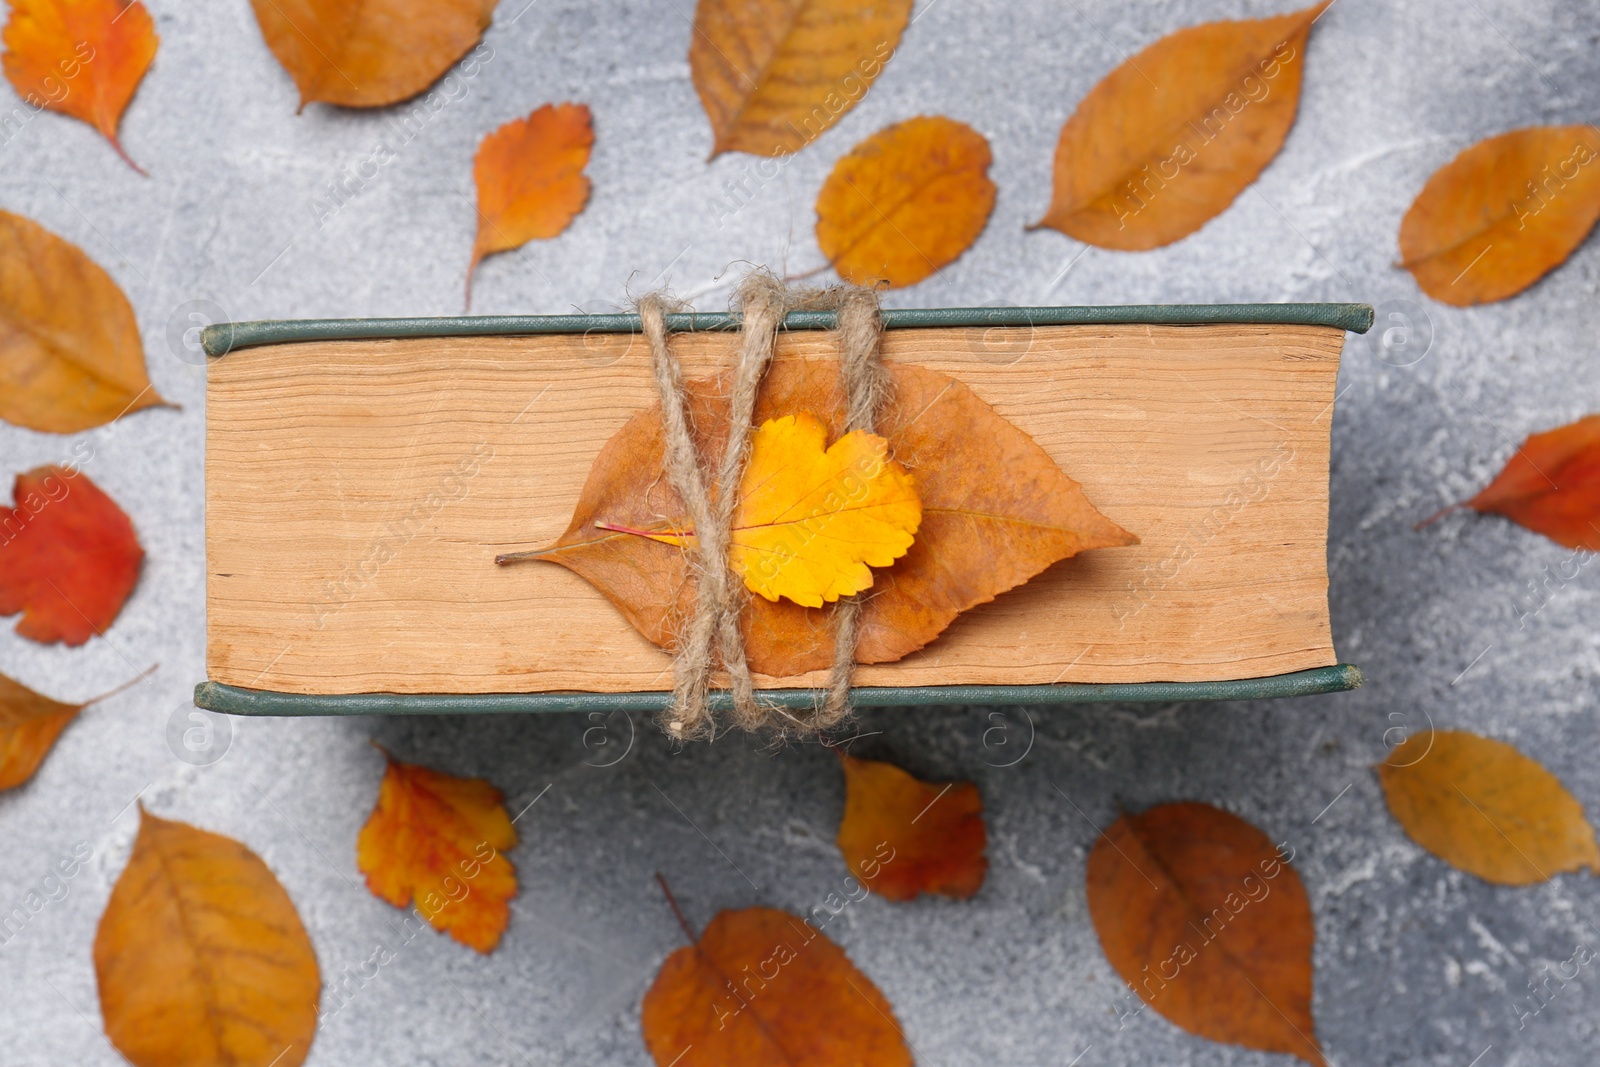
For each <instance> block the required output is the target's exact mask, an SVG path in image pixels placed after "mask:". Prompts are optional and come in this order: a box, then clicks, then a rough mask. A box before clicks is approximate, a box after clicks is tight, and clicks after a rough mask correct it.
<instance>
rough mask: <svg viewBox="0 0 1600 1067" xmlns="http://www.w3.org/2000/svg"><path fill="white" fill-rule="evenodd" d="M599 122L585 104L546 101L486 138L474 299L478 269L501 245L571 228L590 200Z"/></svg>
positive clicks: (476, 175) (471, 267)
mask: <svg viewBox="0 0 1600 1067" xmlns="http://www.w3.org/2000/svg"><path fill="white" fill-rule="evenodd" d="M593 144H594V129H593V127H592V126H591V124H590V119H589V108H588V107H587V106H585V105H583V104H570V103H569V104H561V105H559V106H557V105H554V104H546V105H544V106H543V107H541V108H538V109H536V110H534V111H533V112H532V113H531V114H530V115H529V116H528V117H527V118H525V119H514V120H512V121H511V122H508V123H506V124H505V125H504V126H501V127H500V128H499V129H498V130H495V131H494V132H493V133H491V134H489V135H488V136H487V137H485V138H484V139H483V143H481V144H480V145H478V155H477V158H476V159H474V160H473V163H472V177H473V180H474V181H475V182H476V183H477V186H478V237H477V240H476V241H475V242H474V243H473V246H472V262H471V263H470V264H468V266H467V302H468V303H469V304H470V303H471V302H472V273H473V271H475V270H477V269H478V261H479V260H481V259H483V257H484V256H487V255H490V254H492V253H494V252H505V251H508V250H509V249H513V248H520V247H522V246H523V245H525V244H527V243H528V242H529V241H533V240H537V239H541V238H549V237H554V236H556V235H557V234H559V233H560V232H561V231H562V230H565V229H566V228H567V226H568V224H569V223H571V222H572V218H573V216H574V215H576V214H577V213H578V212H580V211H582V210H583V205H584V204H585V203H586V202H587V201H588V199H589V179H588V178H586V177H584V176H583V168H584V167H586V166H588V165H589V149H590V148H591V146H593Z"/></svg>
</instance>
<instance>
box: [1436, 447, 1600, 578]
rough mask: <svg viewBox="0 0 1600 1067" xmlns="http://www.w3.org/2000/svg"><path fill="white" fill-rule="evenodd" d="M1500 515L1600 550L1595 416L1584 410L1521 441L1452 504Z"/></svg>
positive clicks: (1555, 538)
mask: <svg viewBox="0 0 1600 1067" xmlns="http://www.w3.org/2000/svg"><path fill="white" fill-rule="evenodd" d="M1464 507H1465V508H1472V509H1473V510H1474V511H1479V512H1491V513H1494V514H1497V515H1504V516H1505V517H1506V518H1508V519H1510V520H1511V521H1512V522H1515V523H1517V524H1518V525H1519V526H1524V527H1527V528H1528V529H1530V530H1532V531H1534V532H1535V533H1541V534H1544V535H1545V536H1546V537H1548V538H1550V540H1552V541H1554V542H1555V543H1556V544H1558V545H1564V546H1566V547H1567V548H1581V549H1586V550H1588V551H1590V552H1595V551H1600V415H1588V416H1585V417H1584V418H1581V419H1579V420H1578V421H1577V422H1573V423H1568V424H1567V425H1566V426H1558V427H1556V428H1555V429H1554V430H1546V431H1544V432H1543V433H1536V434H1533V435H1531V436H1529V437H1528V439H1527V440H1525V441H1523V442H1522V444H1521V446H1520V447H1518V449H1517V451H1516V454H1515V455H1513V456H1512V457H1511V458H1510V459H1509V460H1508V461H1507V462H1506V465H1505V467H1504V468H1503V469H1502V470H1501V471H1500V473H1499V474H1497V475H1496V476H1495V479H1494V481H1492V482H1490V483H1489V484H1488V485H1486V486H1484V488H1483V490H1482V491H1481V492H1480V493H1478V495H1477V496H1475V497H1473V498H1472V499H1471V500H1467V501H1464V502H1462V503H1460V504H1452V505H1451V506H1450V507H1447V508H1445V509H1444V510H1442V511H1439V512H1437V513H1436V514H1434V515H1432V516H1430V517H1429V518H1427V519H1424V520H1423V521H1422V522H1421V523H1419V524H1418V525H1419V526H1426V525H1428V524H1429V523H1431V522H1433V521H1434V520H1436V519H1438V518H1439V517H1440V516H1442V515H1445V514H1448V513H1449V512H1451V511H1454V510H1455V509H1456V508H1464Z"/></svg>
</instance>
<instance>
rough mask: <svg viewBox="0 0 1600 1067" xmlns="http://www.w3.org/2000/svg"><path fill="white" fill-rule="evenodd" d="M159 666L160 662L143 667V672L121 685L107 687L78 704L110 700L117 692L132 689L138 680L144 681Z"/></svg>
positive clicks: (83, 705)
mask: <svg viewBox="0 0 1600 1067" xmlns="http://www.w3.org/2000/svg"><path fill="white" fill-rule="evenodd" d="M159 666H161V664H159V663H152V664H151V665H150V666H149V667H148V668H146V669H145V671H144V673H143V674H140V675H139V676H138V677H136V678H129V679H128V680H127V681H126V682H123V683H122V684H121V685H119V686H117V687H116V688H115V689H108V690H106V691H105V692H104V693H101V694H100V695H99V696H97V697H90V698H89V699H88V700H85V701H84V702H83V703H82V704H81V705H80V707H84V708H86V707H88V706H89V705H90V704H98V703H100V701H102V700H110V699H111V698H112V697H114V696H116V695H117V694H118V693H121V692H123V691H124V690H127V689H132V688H133V687H134V686H136V685H138V684H139V683H140V682H142V681H144V680H145V679H146V678H148V677H150V676H151V675H152V674H154V673H155V672H156V668H157V667H159Z"/></svg>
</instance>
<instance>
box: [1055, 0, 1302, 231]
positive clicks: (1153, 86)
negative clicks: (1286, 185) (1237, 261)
mask: <svg viewBox="0 0 1600 1067" xmlns="http://www.w3.org/2000/svg"><path fill="white" fill-rule="evenodd" d="M1331 2H1332V0H1324V2H1323V3H1320V4H1317V5H1316V6H1315V7H1309V8H1306V9H1305V10H1304V11H1296V12H1294V13H1292V14H1288V15H1278V16H1275V17H1273V18H1265V19H1250V20H1247V21H1242V22H1208V23H1206V24H1204V25H1201V26H1191V27H1189V28H1188V29H1183V30H1179V31H1178V32H1177V33H1174V34H1170V35H1169V36H1166V37H1163V38H1161V40H1159V41H1157V42H1156V43H1155V44H1153V45H1151V46H1150V47H1148V48H1146V49H1145V50H1144V51H1142V52H1140V53H1139V54H1138V55H1136V56H1134V57H1133V58H1131V59H1129V60H1127V61H1125V62H1124V63H1123V64H1122V65H1121V66H1120V67H1118V68H1117V69H1116V70H1114V71H1112V72H1111V73H1110V74H1108V75H1106V77H1105V79H1104V80H1103V81H1101V82H1100V84H1099V85H1096V86H1095V87H1094V88H1093V89H1091V90H1090V91H1089V95H1088V96H1086V97H1084V99H1083V102H1082V103H1080V104H1079V105H1078V110H1077V111H1075V112H1073V114H1072V117H1071V118H1070V119H1068V120H1067V123H1066V125H1065V126H1063V127H1062V128H1061V140H1060V141H1059V142H1058V143H1057V145H1056V159H1055V181H1054V185H1055V188H1054V192H1053V195H1052V197H1051V201H1050V209H1049V210H1048V211H1046V212H1045V215H1044V218H1042V219H1040V220H1039V222H1038V223H1037V224H1036V225H1038V226H1049V227H1051V228H1052V229H1057V230H1060V231H1061V232H1062V233H1064V234H1067V235H1068V236H1070V237H1076V238H1077V239H1078V240H1080V241H1085V242H1087V243H1089V244H1092V245H1098V246H1099V247H1101V248H1115V249H1119V250H1122V251H1140V250H1143V249H1148V248H1160V247H1161V246H1162V245H1168V244H1171V243H1172V242H1173V241H1176V240H1178V239H1180V238H1183V237H1187V236H1188V235H1189V234H1191V233H1193V232H1194V231H1196V230H1198V229H1199V228H1200V227H1201V226H1204V225H1205V224H1206V223H1207V222H1208V221H1210V220H1211V219H1212V218H1214V217H1215V216H1217V215H1219V214H1221V213H1222V212H1223V211H1224V210H1225V209H1226V208H1227V207H1228V205H1229V204H1231V203H1233V201H1234V198H1235V197H1237V196H1238V195H1239V194H1240V193H1242V192H1244V190H1245V188H1246V187H1247V186H1248V185H1249V184H1250V183H1251V182H1253V181H1255V179H1256V176H1257V175H1258V174H1260V173H1261V172H1262V170H1264V169H1265V168H1266V166H1267V164H1268V163H1270V162H1272V159H1273V157H1274V156H1276V155H1277V154H1278V150H1279V149H1280V148H1282V147H1283V142H1284V139H1285V138H1286V137H1288V135H1289V127H1290V126H1292V125H1293V124H1294V117H1295V112H1296V110H1297V109H1298V108H1299V106H1300V82H1301V76H1302V73H1303V72H1304V68H1305V51H1306V39H1307V37H1308V36H1309V34H1310V33H1311V24H1312V23H1313V22H1315V21H1316V19H1317V17H1318V16H1319V15H1321V14H1322V12H1323V11H1324V10H1325V9H1326V8H1327V6H1328V4H1329V3H1331Z"/></svg>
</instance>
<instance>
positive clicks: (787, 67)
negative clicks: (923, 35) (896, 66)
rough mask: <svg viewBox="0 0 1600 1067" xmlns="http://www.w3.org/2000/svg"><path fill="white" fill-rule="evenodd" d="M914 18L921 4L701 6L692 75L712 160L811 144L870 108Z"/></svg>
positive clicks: (829, 1) (830, 0)
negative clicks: (867, 100) (871, 93)
mask: <svg viewBox="0 0 1600 1067" xmlns="http://www.w3.org/2000/svg"><path fill="white" fill-rule="evenodd" d="M910 15H911V0H874V2H873V3H870V4H863V3H861V2H860V0H700V2H699V4H698V5H697V6H696V7H695V13H694V36H693V37H692V38H691V39H690V42H689V73H690V75H691V76H692V77H693V78H694V87H695V89H696V91H697V92H699V94H700V103H701V104H702V105H703V106H704V107H705V109H706V117H707V118H709V119H710V120H711V133H712V136H713V138H714V145H713V147H712V149H711V155H712V157H713V158H715V157H716V156H718V155H721V154H722V153H723V152H749V153H752V154H753V155H758V156H781V155H785V154H787V153H790V152H798V151H799V150H800V149H802V148H804V147H805V146H806V145H808V144H810V143H811V142H812V141H814V140H815V139H816V138H818V137H819V136H821V135H822V133H823V132H824V131H825V130H827V129H828V128H829V127H830V126H832V125H833V124H834V123H835V122H837V121H838V120H839V116H841V115H843V114H844V113H845V112H847V111H849V110H850V109H851V108H853V107H855V106H856V104H858V103H860V102H861V98H862V97H863V96H865V95H866V93H867V90H868V89H870V88H871V87H872V83H873V80H874V79H876V78H877V77H878V75H879V74H880V73H881V72H882V71H883V65H884V64H885V63H887V62H888V61H889V57H890V56H892V55H894V50H895V46H896V45H897V44H899V42H900V34H901V32H902V31H903V30H904V29H905V28H906V20H907V19H908V18H909V17H910Z"/></svg>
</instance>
